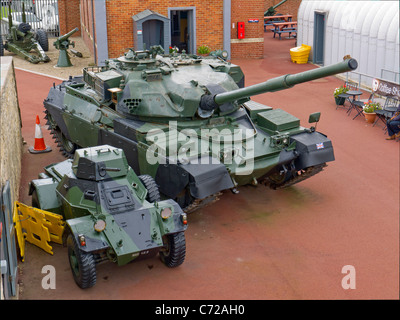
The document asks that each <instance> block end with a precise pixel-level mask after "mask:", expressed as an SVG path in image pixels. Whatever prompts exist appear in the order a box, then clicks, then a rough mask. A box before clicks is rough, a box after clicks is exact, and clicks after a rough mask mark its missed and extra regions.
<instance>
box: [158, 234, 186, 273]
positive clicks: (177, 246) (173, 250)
mask: <svg viewBox="0 0 400 320" xmlns="http://www.w3.org/2000/svg"><path fill="white" fill-rule="evenodd" d="M163 240H164V243H165V250H163V251H160V258H161V261H162V262H163V263H164V264H165V265H166V266H167V267H169V268H175V267H177V266H179V265H181V264H182V263H183V261H184V260H185V255H186V240H185V234H184V233H183V232H178V233H173V234H169V235H166V236H164V237H163Z"/></svg>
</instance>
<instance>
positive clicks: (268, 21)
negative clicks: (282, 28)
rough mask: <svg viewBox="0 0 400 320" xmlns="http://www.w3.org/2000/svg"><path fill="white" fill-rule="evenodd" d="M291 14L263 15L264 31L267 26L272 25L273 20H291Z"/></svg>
mask: <svg viewBox="0 0 400 320" xmlns="http://www.w3.org/2000/svg"><path fill="white" fill-rule="evenodd" d="M292 18H293V15H291V14H285V15H280V16H265V17H264V31H267V26H272V23H273V20H275V19H276V22H282V21H292Z"/></svg>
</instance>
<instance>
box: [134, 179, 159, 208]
mask: <svg viewBox="0 0 400 320" xmlns="http://www.w3.org/2000/svg"><path fill="white" fill-rule="evenodd" d="M139 179H140V181H141V182H142V183H143V185H144V186H145V187H146V189H147V196H146V200H147V201H149V202H151V203H153V202H156V201H157V202H158V201H160V200H161V197H160V191H159V190H158V186H157V183H156V182H155V180H154V179H153V177H152V176H150V175H148V174H143V175H141V176H139Z"/></svg>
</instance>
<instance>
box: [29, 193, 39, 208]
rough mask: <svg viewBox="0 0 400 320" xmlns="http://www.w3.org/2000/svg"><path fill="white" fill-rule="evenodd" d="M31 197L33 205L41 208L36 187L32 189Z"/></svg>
mask: <svg viewBox="0 0 400 320" xmlns="http://www.w3.org/2000/svg"><path fill="white" fill-rule="evenodd" d="M31 199H32V207H34V208H38V209H41V208H40V203H39V198H38V195H37V191H36V189H34V190H33V191H32V196H31Z"/></svg>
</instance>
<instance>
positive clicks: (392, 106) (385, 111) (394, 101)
mask: <svg viewBox="0 0 400 320" xmlns="http://www.w3.org/2000/svg"><path fill="white" fill-rule="evenodd" d="M399 104H400V100H399V99H398V98H397V97H387V98H386V101H385V104H384V106H383V108H382V110H375V113H376V115H377V117H376V118H377V119H376V120H375V122H374V124H373V126H375V124H376V123H377V122H378V121H379V120H380V121H382V122H383V124H384V127H383V130H385V132H386V131H387V126H386V123H387V121H388V120H389V119H390V118H391V117H393V115H394V113H395V112H396V111H397V108H398V107H399Z"/></svg>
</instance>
